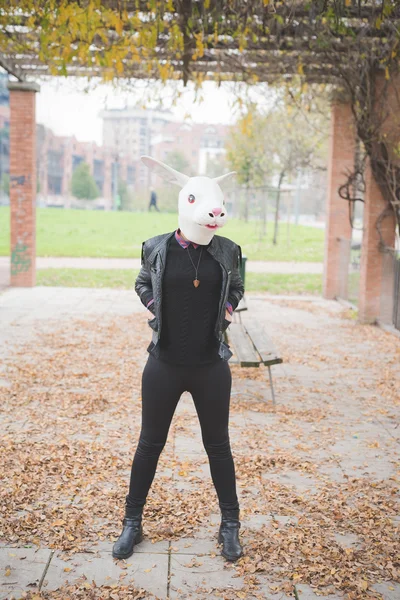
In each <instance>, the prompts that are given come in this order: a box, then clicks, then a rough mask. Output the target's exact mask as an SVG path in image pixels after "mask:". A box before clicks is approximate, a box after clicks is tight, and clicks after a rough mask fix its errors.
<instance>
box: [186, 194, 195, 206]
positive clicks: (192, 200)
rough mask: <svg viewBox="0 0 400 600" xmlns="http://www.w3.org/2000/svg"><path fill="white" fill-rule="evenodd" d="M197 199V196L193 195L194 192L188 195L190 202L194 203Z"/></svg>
mask: <svg viewBox="0 0 400 600" xmlns="http://www.w3.org/2000/svg"><path fill="white" fill-rule="evenodd" d="M195 200H196V198H195V197H194V196H193V194H189V197H188V202H190V204H193V202H194V201H195Z"/></svg>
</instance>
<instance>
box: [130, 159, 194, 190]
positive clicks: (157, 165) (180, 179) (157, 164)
mask: <svg viewBox="0 0 400 600" xmlns="http://www.w3.org/2000/svg"><path fill="white" fill-rule="evenodd" d="M140 159H141V161H142V163H144V164H145V165H146V167H148V168H149V169H151V170H152V171H153V173H155V174H156V175H159V177H162V178H163V179H164V180H165V181H168V182H169V183H173V184H175V185H178V186H179V187H180V188H183V186H184V185H186V183H187V182H188V181H189V179H190V177H189V176H188V175H184V174H183V173H179V171H175V169H173V168H172V167H169V166H168V165H166V164H164V163H163V162H161V161H160V160H157V159H155V158H152V157H151V156H141V157H140Z"/></svg>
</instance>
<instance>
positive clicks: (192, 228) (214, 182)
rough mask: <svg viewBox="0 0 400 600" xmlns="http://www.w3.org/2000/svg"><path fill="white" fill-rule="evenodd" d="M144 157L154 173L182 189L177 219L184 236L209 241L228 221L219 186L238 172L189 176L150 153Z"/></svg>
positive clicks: (199, 240)
mask: <svg viewBox="0 0 400 600" xmlns="http://www.w3.org/2000/svg"><path fill="white" fill-rule="evenodd" d="M141 160H142V162H143V163H144V164H145V165H146V166H147V167H149V169H151V170H152V171H154V173H156V174H157V175H159V176H160V177H162V178H163V179H164V180H166V181H168V182H170V183H174V184H175V185H178V186H179V187H180V188H181V191H180V192H179V202H178V212H179V218H178V222H179V228H180V230H181V231H182V233H183V235H184V236H185V237H186V238H187V239H188V240H190V241H191V242H194V243H195V244H202V245H207V244H209V243H210V242H211V240H212V238H213V236H214V234H215V232H216V231H217V230H218V229H219V228H220V227H223V226H224V225H225V223H226V221H227V214H226V208H225V205H224V194H223V192H222V189H221V187H220V185H221V184H222V183H223V182H226V181H228V180H229V179H230V178H231V177H233V176H234V175H236V172H235V171H232V172H230V173H226V174H225V175H221V176H220V177H214V178H213V179H212V178H210V177H203V176H199V177H188V175H183V173H179V171H175V169H173V168H172V167H169V166H168V165H166V164H164V163H162V162H160V161H159V160H156V159H155V158H151V157H150V156H141Z"/></svg>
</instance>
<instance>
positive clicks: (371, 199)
mask: <svg viewBox="0 0 400 600" xmlns="http://www.w3.org/2000/svg"><path fill="white" fill-rule="evenodd" d="M364 177H365V196H364V216H363V240H362V248H361V270H360V287H359V300H358V319H359V321H360V322H361V323H373V322H374V321H376V319H378V318H379V317H380V315H381V295H382V291H383V290H382V288H383V287H384V284H385V286H386V287H387V291H388V298H382V299H383V300H384V304H385V305H386V304H387V303H389V304H391V293H393V290H392V289H390V284H393V273H390V272H388V268H387V266H388V265H390V263H391V261H390V260H389V261H387V260H385V259H387V258H389V257H388V256H386V255H385V254H384V253H383V252H381V251H380V249H379V241H380V237H379V233H378V230H377V228H376V222H377V219H378V217H379V215H380V214H381V212H382V210H383V209H384V208H385V206H386V202H385V201H384V199H383V197H382V194H381V192H380V190H379V187H378V184H377V183H376V181H375V178H374V176H373V175H372V171H371V167H370V165H369V162H368V163H367V166H366V170H365V175H364ZM395 227H396V225H395V218H394V214H390V215H388V216H387V217H385V219H383V221H382V222H381V225H380V229H381V233H382V236H383V239H384V242H385V244H387V245H388V246H391V247H393V246H394V240H395ZM385 265H387V266H386V268H384V266H385ZM384 280H386V281H384ZM383 310H385V307H383ZM385 312H386V311H385ZM386 320H389V319H386Z"/></svg>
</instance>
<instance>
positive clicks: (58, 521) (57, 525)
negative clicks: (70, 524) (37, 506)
mask: <svg viewBox="0 0 400 600" xmlns="http://www.w3.org/2000/svg"><path fill="white" fill-rule="evenodd" d="M61 525H65V521H64V519H58V520H57V521H54V523H52V524H51V527H60V526H61Z"/></svg>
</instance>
